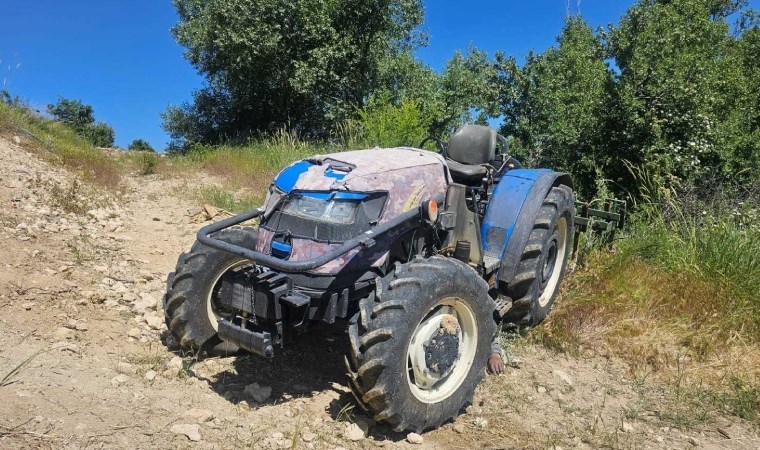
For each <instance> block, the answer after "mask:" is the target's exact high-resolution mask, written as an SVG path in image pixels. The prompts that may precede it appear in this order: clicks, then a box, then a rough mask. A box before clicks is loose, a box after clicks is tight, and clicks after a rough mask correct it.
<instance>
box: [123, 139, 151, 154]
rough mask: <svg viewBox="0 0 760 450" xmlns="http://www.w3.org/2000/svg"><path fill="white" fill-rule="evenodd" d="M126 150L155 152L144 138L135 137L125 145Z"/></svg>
mask: <svg viewBox="0 0 760 450" xmlns="http://www.w3.org/2000/svg"><path fill="white" fill-rule="evenodd" d="M127 150H132V151H138V152H155V150H154V149H153V147H151V145H150V143H148V141H146V140H144V139H135V140H133V141H132V142H131V143H130V144H129V147H127Z"/></svg>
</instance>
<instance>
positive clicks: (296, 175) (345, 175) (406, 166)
mask: <svg viewBox="0 0 760 450" xmlns="http://www.w3.org/2000/svg"><path fill="white" fill-rule="evenodd" d="M450 181H451V179H450V176H449V174H448V170H447V169H446V164H445V162H444V160H443V158H442V157H441V156H440V155H438V154H436V153H433V152H429V151H425V150H419V149H414V148H407V147H399V148H388V149H381V148H374V149H369V150H357V151H350V152H342V153H332V154H329V155H320V156H315V157H313V158H309V159H304V160H301V161H298V162H296V163H293V164H291V165H290V166H288V167H286V168H285V169H284V170H283V171H282V172H280V174H279V175H278V176H277V178H276V179H275V181H274V186H275V187H276V188H277V190H279V191H281V192H282V193H285V194H288V193H290V192H292V191H301V192H315V191H316V192H330V191H344V192H352V193H367V192H386V193H387V197H388V200H387V203H386V205H385V207H384V209H383V214H382V215H381V217H380V220H379V222H380V223H382V222H385V221H387V220H389V219H390V218H392V217H395V216H396V215H398V214H400V213H402V212H404V211H408V210H409V209H411V208H414V207H417V206H418V205H419V204H420V202H421V201H422V200H424V199H427V198H439V199H440V200H442V199H443V197H444V195H445V193H446V186H447V185H448V183H449V182H450ZM267 203H269V202H267Z"/></svg>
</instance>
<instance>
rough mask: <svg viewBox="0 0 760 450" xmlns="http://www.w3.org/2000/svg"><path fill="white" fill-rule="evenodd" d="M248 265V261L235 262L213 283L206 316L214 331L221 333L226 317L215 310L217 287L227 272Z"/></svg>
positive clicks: (220, 273)
mask: <svg viewBox="0 0 760 450" xmlns="http://www.w3.org/2000/svg"><path fill="white" fill-rule="evenodd" d="M246 264H249V263H248V261H245V260H243V261H235V262H234V263H232V264H230V265H229V266H227V268H225V269H224V270H222V271H221V272H219V275H217V276H216V278H215V279H214V282H213V283H211V289H210V290H209V291H208V296H207V297H206V315H207V316H208V321H209V322H211V326H212V327H213V328H214V331H217V332H218V331H219V320H220V319H223V318H224V316H222V315H220V314H219V313H217V312H216V311H215V310H214V292H216V285H217V284H218V283H219V281H220V280H221V279H222V277H223V276H224V275H225V274H226V273H227V272H229V271H230V270H232V269H235V268H238V267H240V266H244V265H246Z"/></svg>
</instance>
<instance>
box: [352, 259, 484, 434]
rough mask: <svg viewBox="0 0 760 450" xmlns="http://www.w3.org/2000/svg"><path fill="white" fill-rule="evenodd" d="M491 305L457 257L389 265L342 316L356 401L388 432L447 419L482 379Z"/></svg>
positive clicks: (481, 283)
mask: <svg viewBox="0 0 760 450" xmlns="http://www.w3.org/2000/svg"><path fill="white" fill-rule="evenodd" d="M494 307H495V305H494V303H493V300H492V299H491V298H490V297H489V296H488V285H487V283H486V282H485V281H484V280H483V279H482V278H481V277H480V276H479V275H478V273H477V272H475V270H473V269H472V268H471V267H469V266H467V265H466V264H464V263H461V262H460V261H456V260H453V259H449V258H444V257H440V256H434V257H431V258H428V259H423V258H417V259H414V260H412V261H411V262H409V263H407V264H401V265H399V266H397V268H396V270H395V271H394V273H392V274H391V275H389V276H387V277H385V278H384V279H382V280H378V282H377V284H376V290H375V292H374V293H373V294H371V295H370V296H369V297H367V298H365V299H362V300H361V301H360V303H359V310H360V311H359V313H357V314H356V315H355V316H354V317H353V318H352V319H351V322H350V326H349V340H350V343H351V346H350V347H351V349H350V352H349V355H348V357H347V358H346V365H347V368H348V371H349V377H350V384H351V388H352V390H353V392H354V395H355V396H356V398H357V400H358V401H359V403H360V405H362V406H363V407H364V408H365V409H366V410H367V411H369V412H370V413H371V414H372V415H373V416H374V418H375V420H378V421H384V422H387V423H388V424H389V425H390V426H391V427H392V428H393V429H394V430H396V431H403V430H414V431H417V432H421V431H423V430H426V429H429V428H435V427H438V426H440V425H441V424H442V423H444V422H445V421H447V420H450V419H454V418H455V417H456V416H457V415H458V414H459V411H460V410H461V409H462V407H463V406H464V405H465V404H467V403H469V402H470V401H471V400H472V396H473V393H474V391H475V387H476V386H477V385H478V383H479V382H480V381H481V380H482V378H483V374H484V367H485V364H486V361H487V360H488V356H489V354H490V348H491V347H490V344H491V341H492V339H493V337H494V334H495V331H496V323H495V321H494V319H493V312H494Z"/></svg>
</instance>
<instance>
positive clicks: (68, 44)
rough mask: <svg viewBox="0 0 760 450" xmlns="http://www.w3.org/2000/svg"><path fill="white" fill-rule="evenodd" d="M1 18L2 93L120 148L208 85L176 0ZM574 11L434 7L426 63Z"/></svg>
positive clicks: (597, 5)
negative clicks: (69, 105) (65, 117)
mask: <svg viewBox="0 0 760 450" xmlns="http://www.w3.org/2000/svg"><path fill="white" fill-rule="evenodd" d="M758 1H760V0H753V2H752V3H756V2H758ZM571 3H572V5H571V10H572V12H573V13H575V12H577V10H578V0H571ZM631 4H633V0H625V1H623V0H583V1H582V2H580V12H581V14H582V15H583V16H584V17H585V18H586V20H587V21H588V22H590V23H591V25H592V26H596V25H599V24H603V25H606V24H608V23H610V22H617V20H618V18H619V17H620V16H621V15H622V14H623V13H624V12H625V10H626V9H627V8H628V6H630V5H631ZM0 12H1V14H0V61H1V62H0V81H2V84H0V89H1V88H2V87H3V86H4V87H5V88H6V89H8V90H9V91H10V92H11V94H13V95H18V96H21V97H22V98H25V99H27V100H28V101H29V102H30V103H31V104H32V105H33V106H36V107H37V108H38V109H41V110H44V108H45V105H46V104H48V103H54V102H55V101H56V99H57V98H58V96H64V97H68V98H77V99H80V100H82V101H83V102H85V103H87V104H90V105H92V106H93V107H94V109H95V116H96V118H97V119H98V120H101V121H104V122H107V123H109V124H111V125H112V126H113V127H114V129H115V130H116V143H117V145H119V146H121V147H126V146H127V145H128V144H129V143H130V142H131V141H132V140H133V139H136V138H143V139H146V140H148V141H149V142H150V143H151V144H152V145H153V146H154V147H155V148H156V149H163V148H164V147H165V145H166V143H167V142H168V141H169V137H168V136H167V135H166V134H165V133H164V132H163V131H162V130H161V118H160V117H159V113H160V112H161V111H163V110H164V109H166V106H167V105H169V104H179V103H181V102H182V101H185V100H188V99H190V98H191V92H192V91H193V90H195V89H197V88H199V87H200V86H201V85H202V83H203V80H202V78H201V77H199V76H198V75H197V73H196V72H195V70H194V69H193V68H192V67H191V66H190V64H189V63H188V62H187V61H185V59H184V58H183V57H182V51H183V49H182V47H180V46H179V45H177V44H176V43H175V41H174V39H173V37H172V35H171V34H170V32H169V28H170V27H171V26H172V25H173V24H175V23H176V21H177V15H176V12H175V10H174V7H173V6H172V4H171V1H170V0H130V1H128V2H123V1H116V0H78V1H60V0H38V1H14V0H5V1H3V5H2V7H0ZM566 12H567V2H566V1H565V0H533V1H530V2H524V1H511V0H466V1H462V0H459V1H454V0H427V1H426V2H425V23H424V25H423V28H424V29H425V31H426V32H427V33H428V34H429V35H430V42H429V46H428V47H427V48H424V49H421V50H420V51H419V53H418V55H419V57H420V58H422V60H424V61H425V62H427V63H428V64H429V65H431V66H432V67H433V68H434V69H437V70H440V69H441V68H443V67H444V65H445V62H446V60H447V59H448V58H450V57H451V55H452V54H453V52H454V51H455V50H457V49H459V50H465V49H466V48H467V47H468V46H469V45H470V44H474V45H475V46H477V47H479V48H481V49H483V50H486V51H488V52H489V53H493V52H494V51H496V50H502V51H504V52H506V53H507V54H512V55H515V56H517V57H518V60H522V57H524V56H525V55H526V54H527V52H528V51H529V50H531V49H534V50H537V51H542V50H544V49H545V48H547V47H549V46H551V45H552V44H553V43H554V42H555V38H556V36H557V35H558V34H559V32H560V31H561V28H562V24H563V20H564V17H565V14H566Z"/></svg>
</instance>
